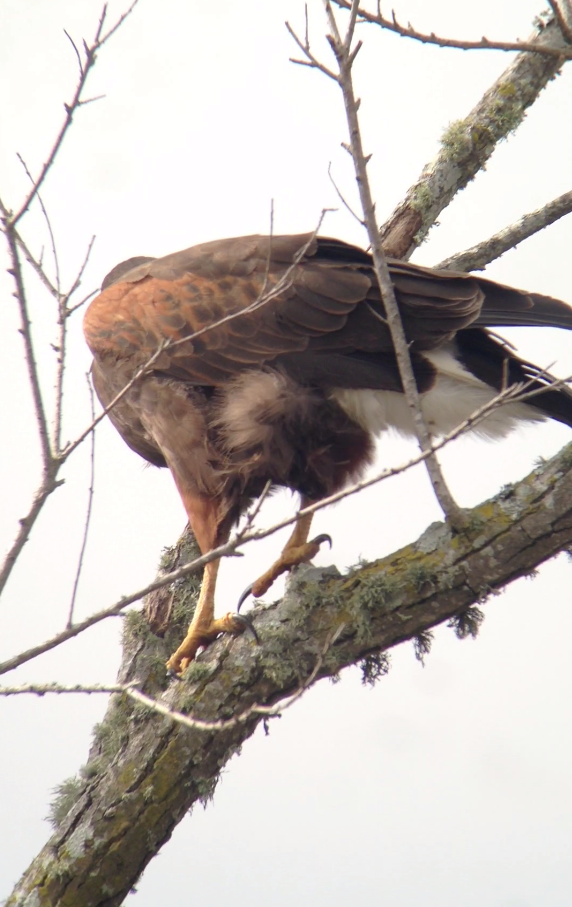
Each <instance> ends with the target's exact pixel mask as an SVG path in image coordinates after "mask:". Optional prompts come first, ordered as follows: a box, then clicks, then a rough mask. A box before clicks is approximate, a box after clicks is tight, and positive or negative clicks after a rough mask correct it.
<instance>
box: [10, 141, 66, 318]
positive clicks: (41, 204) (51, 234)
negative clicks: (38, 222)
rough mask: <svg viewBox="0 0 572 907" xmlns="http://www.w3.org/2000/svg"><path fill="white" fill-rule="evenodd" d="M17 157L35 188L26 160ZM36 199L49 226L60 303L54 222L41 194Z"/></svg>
mask: <svg viewBox="0 0 572 907" xmlns="http://www.w3.org/2000/svg"><path fill="white" fill-rule="evenodd" d="M16 157H17V158H18V160H19V161H20V163H21V165H22V167H23V168H24V171H25V173H26V176H27V177H28V179H29V180H30V182H31V184H32V186H33V185H34V178H33V176H32V174H31V173H30V171H29V169H28V165H27V164H26V162H25V160H24V158H23V157H22V155H21V154H20V153H19V152H16ZM36 198H37V199H38V203H39V205H40V208H41V210H42V214H43V216H44V220H45V222H46V226H47V228H48V235H49V237H50V245H51V247H52V257H53V259H54V269H55V272H56V283H55V288H56V295H57V299H58V301H59V300H60V298H61V280H60V263H59V258H58V252H57V249H56V239H55V236H54V231H53V230H52V222H51V220H50V218H49V215H48V212H47V210H46V206H45V205H44V202H43V200H42V196H41V195H40V193H39V192H38V193H37V195H36ZM42 270H43V268H42Z"/></svg>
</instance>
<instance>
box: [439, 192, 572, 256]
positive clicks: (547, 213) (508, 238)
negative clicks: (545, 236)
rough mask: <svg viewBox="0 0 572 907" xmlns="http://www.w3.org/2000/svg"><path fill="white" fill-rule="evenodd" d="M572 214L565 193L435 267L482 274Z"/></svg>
mask: <svg viewBox="0 0 572 907" xmlns="http://www.w3.org/2000/svg"><path fill="white" fill-rule="evenodd" d="M571 211H572V192H565V193H564V194H563V195H559V196H558V198H555V199H554V200H553V201H551V202H548V204H546V205H543V207H542V208H537V210H536V211H531V212H530V213H529V214H523V216H522V217H521V218H520V220H517V221H516V223H514V224H509V226H508V227H504V228H503V229H502V230H499V232H498V233H494V234H493V235H492V236H491V237H489V239H485V240H484V241H483V242H481V243H478V244H477V245H476V246H471V248H470V249H465V251H464V252H457V254H456V255H451V256H450V257H449V258H445V259H444V260H443V261H442V262H440V263H439V264H438V265H435V267H436V268H443V269H445V270H450V271H482V270H483V269H484V268H485V267H486V266H487V265H488V264H489V263H490V262H491V261H494V260H495V259H496V258H500V256H501V255H504V253H505V252H508V251H509V249H514V248H515V246H517V245H518V243H519V242H522V241H523V240H524V239H528V237H529V236H534V234H535V233H539V232H540V230H544V228H545V227H548V226H550V224H553V223H555V222H556V221H557V220H560V218H561V217H565V216H566V215H567V214H570V212H571Z"/></svg>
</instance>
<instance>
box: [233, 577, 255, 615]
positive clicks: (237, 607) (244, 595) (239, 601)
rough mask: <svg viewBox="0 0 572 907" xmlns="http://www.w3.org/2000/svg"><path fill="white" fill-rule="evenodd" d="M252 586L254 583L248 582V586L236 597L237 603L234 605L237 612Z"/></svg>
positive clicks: (250, 591)
mask: <svg viewBox="0 0 572 907" xmlns="http://www.w3.org/2000/svg"><path fill="white" fill-rule="evenodd" d="M253 587H254V583H253V582H252V583H249V584H248V586H247V587H246V589H245V590H244V592H243V593H242V595H241V596H240V598H239V599H238V605H237V606H236V613H237V614H239V613H240V609H241V608H242V606H243V604H244V603H245V601H246V599H247V598H248V596H249V595H250V594H251V593H252V589H253ZM241 617H242V615H241Z"/></svg>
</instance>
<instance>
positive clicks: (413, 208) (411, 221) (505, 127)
mask: <svg viewBox="0 0 572 907" xmlns="http://www.w3.org/2000/svg"><path fill="white" fill-rule="evenodd" d="M530 43H532V44H533V45H534V46H535V47H552V48H554V49H557V50H562V49H566V48H567V45H566V43H565V41H564V39H563V37H562V33H561V31H560V28H559V26H558V24H557V23H556V22H555V21H554V20H552V21H551V22H549V23H548V24H547V25H546V26H545V27H544V28H543V29H542V30H541V31H539V32H537V33H536V34H535V35H533V37H532V39H531V42H530ZM561 65H562V57H560V56H553V55H541V54H539V53H520V54H519V55H518V56H517V57H516V59H515V60H513V62H512V63H511V65H510V66H509V67H508V68H507V69H506V70H505V71H504V73H503V74H502V75H501V76H500V78H499V79H497V81H496V82H495V83H494V84H493V85H492V86H491V87H490V88H489V90H488V91H487V92H486V93H485V94H484V95H483V97H482V98H481V100H480V101H479V103H478V104H477V105H476V107H474V108H473V110H472V111H471V112H470V113H469V114H468V116H467V117H466V118H465V119H464V120H458V121H456V122H455V123H451V124H450V126H449V127H448V128H447V130H446V131H445V133H444V135H443V138H442V140H441V150H440V152H439V154H438V155H437V157H436V159H435V160H434V161H431V162H430V163H428V164H427V165H426V166H425V167H424V168H423V171H422V172H421V175H420V176H419V178H418V179H417V181H416V182H415V183H414V184H413V185H412V186H411V188H410V189H409V190H408V192H407V194H406V196H405V198H404V199H403V201H402V202H400V204H399V205H398V206H397V208H396V209H395V210H394V212H393V214H392V215H391V216H390V217H389V219H388V220H387V221H386V222H385V224H384V225H383V226H382V227H381V238H382V240H383V247H384V250H385V253H386V255H390V256H393V257H395V258H404V259H407V258H410V256H411V255H412V253H413V252H414V251H415V249H416V248H417V246H418V245H420V243H422V242H423V240H424V239H425V237H426V236H427V234H428V232H429V230H430V229H431V227H432V226H433V224H434V223H435V221H436V220H437V218H438V217H439V215H440V213H441V212H442V211H443V209H444V208H446V207H447V205H449V204H450V202H451V200H452V199H453V198H454V196H455V195H456V193H457V192H459V190H461V189H464V188H465V186H466V185H467V184H468V183H469V182H470V181H471V180H472V179H474V177H475V176H476V174H477V173H478V172H479V170H482V169H483V167H484V166H485V164H486V162H487V161H488V159H489V158H490V156H491V155H492V153H493V151H494V150H495V148H496V145H497V144H498V142H500V141H502V139H504V138H506V137H507V136H508V135H509V134H510V133H511V132H514V131H515V129H517V128H518V126H519V125H520V123H521V122H522V120H523V118H524V116H525V112H526V110H527V108H528V107H530V105H531V104H533V103H534V101H535V100H536V98H537V97H538V95H539V94H540V92H541V91H542V89H543V88H544V87H545V86H546V85H547V84H548V82H549V81H550V80H551V79H553V78H554V76H555V75H556V73H557V72H558V71H559V69H560V68H561Z"/></svg>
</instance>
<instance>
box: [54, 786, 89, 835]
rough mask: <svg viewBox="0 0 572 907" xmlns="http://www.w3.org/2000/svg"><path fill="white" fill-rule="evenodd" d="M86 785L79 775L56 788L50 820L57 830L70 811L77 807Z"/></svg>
mask: <svg viewBox="0 0 572 907" xmlns="http://www.w3.org/2000/svg"><path fill="white" fill-rule="evenodd" d="M84 787H85V783H84V782H83V781H82V779H81V778H78V776H77V775H74V776H73V777H71V778H66V779H65V781H62V783H61V784H58V785H57V786H56V787H55V788H54V791H53V793H54V796H53V798H52V800H51V802H50V807H49V812H48V816H47V818H48V820H49V821H50V822H51V824H52V825H53V826H54V828H57V827H58V825H60V824H61V822H63V820H64V819H65V817H66V816H67V814H68V813H69V811H70V809H71V808H72V807H73V806H75V804H76V803H77V799H78V797H79V795H80V793H81V792H82V791H83V789H84Z"/></svg>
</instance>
